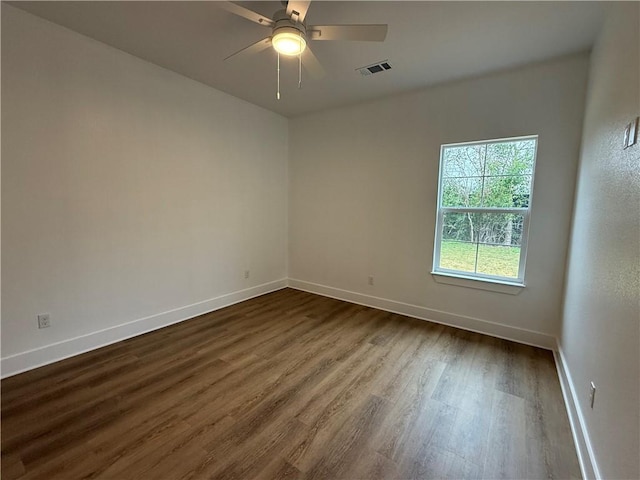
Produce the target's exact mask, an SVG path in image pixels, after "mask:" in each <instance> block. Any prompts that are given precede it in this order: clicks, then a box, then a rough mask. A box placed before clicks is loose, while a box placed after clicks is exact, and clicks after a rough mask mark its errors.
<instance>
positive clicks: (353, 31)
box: [307, 24, 387, 42]
mask: <svg viewBox="0 0 640 480" xmlns="http://www.w3.org/2000/svg"><path fill="white" fill-rule="evenodd" d="M307 35H308V36H309V37H310V38H311V40H359V41H364V42H383V41H384V39H385V38H386V37H387V25H381V24H379V25H309V26H308V27H307Z"/></svg>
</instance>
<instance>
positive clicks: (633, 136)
mask: <svg viewBox="0 0 640 480" xmlns="http://www.w3.org/2000/svg"><path fill="white" fill-rule="evenodd" d="M637 141H638V117H636V118H635V119H634V120H633V122H631V123H630V124H629V141H628V142H627V147H630V146H632V145H635V144H636V142H637Z"/></svg>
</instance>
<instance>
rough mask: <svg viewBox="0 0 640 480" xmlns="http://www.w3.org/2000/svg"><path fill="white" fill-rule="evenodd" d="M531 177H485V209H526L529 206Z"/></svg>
mask: <svg viewBox="0 0 640 480" xmlns="http://www.w3.org/2000/svg"><path fill="white" fill-rule="evenodd" d="M530 191H531V175H509V176H506V175H505V176H499V177H485V179H484V186H483V189H482V197H483V198H482V206H483V207H505V208H514V207H518V208H526V207H528V206H529V192H530Z"/></svg>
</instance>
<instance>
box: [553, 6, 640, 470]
mask: <svg viewBox="0 0 640 480" xmlns="http://www.w3.org/2000/svg"><path fill="white" fill-rule="evenodd" d="M639 28H640V18H639V5H638V3H637V2H631V3H626V4H618V5H615V6H612V7H611V15H610V16H609V18H608V20H607V22H606V24H605V27H604V30H603V31H602V33H601V35H600V38H599V40H598V42H597V44H596V46H595V48H594V51H593V55H592V62H591V70H590V75H589V89H588V96H587V106H586V113H585V122H584V135H583V143H582V154H581V159H580V166H579V175H578V184H577V194H576V205H575V213H574V226H573V233H572V237H571V244H570V255H569V263H568V273H567V284H566V299H565V305H564V320H563V326H562V338H561V342H560V345H561V349H562V351H563V354H564V359H565V362H566V365H565V366H566V367H568V370H569V372H570V376H571V378H572V380H573V387H574V392H575V393H576V397H575V398H574V400H577V403H578V406H579V407H578V408H579V411H581V414H582V416H583V421H584V424H585V427H586V430H587V431H588V438H589V439H590V442H591V447H592V452H593V454H594V460H595V463H596V465H597V467H599V470H600V475H601V476H602V478H629V479H630V478H640V466H639V463H638V462H639V459H638V457H639V455H638V454H639V452H640V393H639V388H640V308H639V304H638V302H639V299H640V213H639V212H640V146H639V145H637V144H636V145H635V146H634V147H632V148H629V149H627V150H623V149H622V138H623V131H624V126H625V125H626V124H627V123H628V122H630V121H631V120H632V119H633V118H635V117H636V116H638V115H640V92H639V90H640V78H639V70H640V47H639V45H640V37H639V34H638V30H639ZM590 381H594V382H595V384H596V388H597V393H596V401H595V406H594V409H593V410H592V409H591V408H590V407H589V401H588V400H589V396H588V394H589V382H590ZM597 467H596V475H597V470H598V468H597Z"/></svg>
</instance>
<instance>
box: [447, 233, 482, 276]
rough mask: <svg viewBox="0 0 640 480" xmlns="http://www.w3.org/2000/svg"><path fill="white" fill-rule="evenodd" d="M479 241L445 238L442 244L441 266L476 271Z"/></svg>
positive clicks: (470, 271) (468, 271)
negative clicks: (460, 240) (458, 240)
mask: <svg viewBox="0 0 640 480" xmlns="http://www.w3.org/2000/svg"><path fill="white" fill-rule="evenodd" d="M477 247H478V244H477V243H467V242H456V241H453V240H443V241H442V243H441V244H440V268H446V269H448V270H458V271H461V272H467V273H474V272H475V270H476V248H477Z"/></svg>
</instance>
